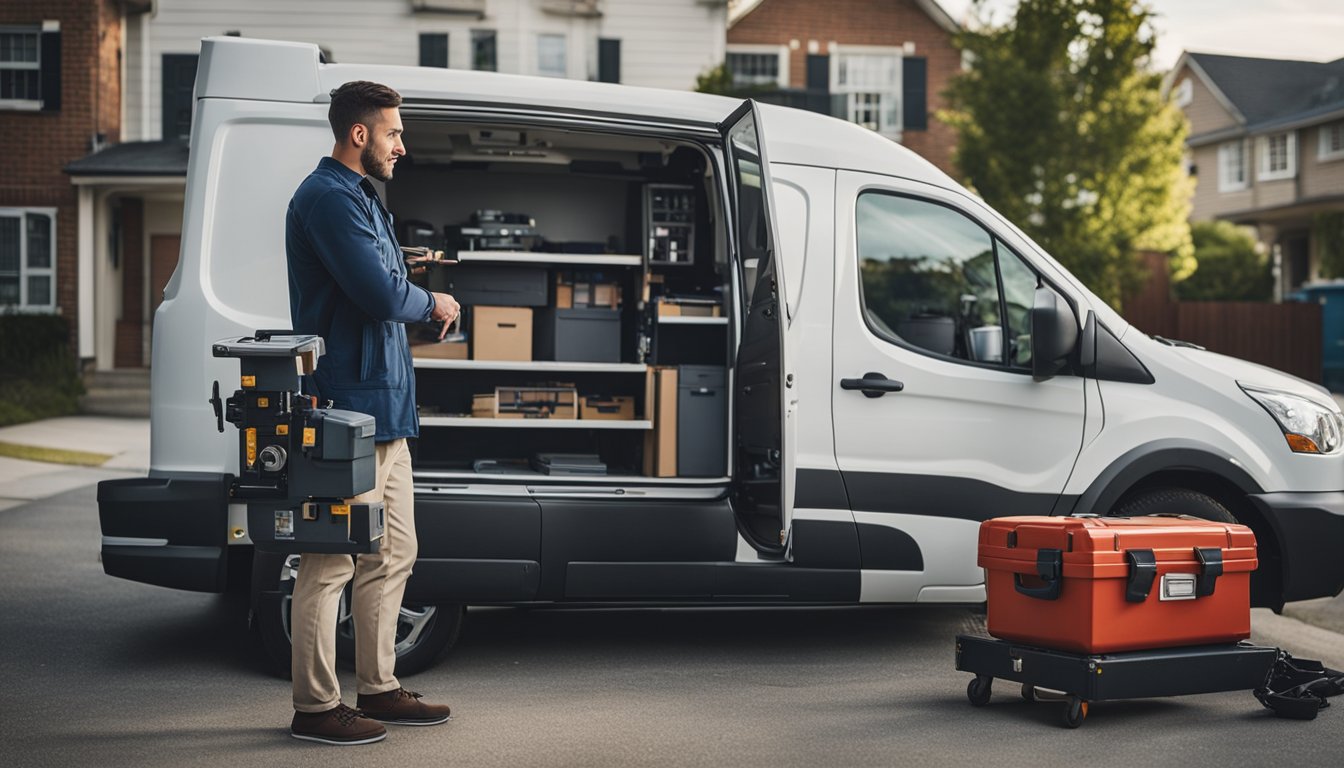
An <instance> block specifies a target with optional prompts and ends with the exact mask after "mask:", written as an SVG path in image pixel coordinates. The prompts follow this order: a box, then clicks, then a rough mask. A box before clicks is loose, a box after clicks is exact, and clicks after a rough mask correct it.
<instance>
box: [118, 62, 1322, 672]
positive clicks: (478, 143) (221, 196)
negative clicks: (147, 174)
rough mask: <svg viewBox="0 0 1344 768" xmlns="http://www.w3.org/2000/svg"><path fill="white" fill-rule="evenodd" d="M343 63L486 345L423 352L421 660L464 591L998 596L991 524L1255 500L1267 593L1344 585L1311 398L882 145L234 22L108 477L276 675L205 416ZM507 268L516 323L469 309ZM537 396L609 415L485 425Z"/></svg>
mask: <svg viewBox="0 0 1344 768" xmlns="http://www.w3.org/2000/svg"><path fill="white" fill-rule="evenodd" d="M351 80H375V81H379V82H382V83H386V84H387V85H390V86H391V87H393V88H395V89H397V90H398V91H399V92H400V93H401V94H402V95H403V97H404V98H405V103H404V105H403V107H402V117H403V121H404V123H405V128H406V133H405V142H406V146H407V148H408V151H409V153H410V154H409V156H408V157H407V158H406V159H404V160H403V161H401V162H399V163H398V164H397V170H396V176H395V178H394V179H393V180H392V181H390V182H389V183H387V184H386V185H385V187H384V188H383V189H382V190H381V192H382V195H383V198H384V200H385V201H386V203H387V207H388V209H389V210H390V211H391V212H392V213H393V214H394V215H395V216H396V217H397V218H398V220H399V222H401V223H402V224H403V226H404V227H405V229H404V231H405V232H406V238H404V240H414V241H424V242H425V243H426V244H434V243H438V244H440V245H443V244H446V245H448V247H450V248H451V249H456V250H457V252H458V255H459V257H460V261H461V263H460V264H459V265H457V266H454V267H447V268H443V269H439V270H437V271H435V272H433V273H432V274H431V275H430V276H429V279H430V280H431V281H432V282H433V283H434V285H435V286H436V287H438V288H441V289H446V290H450V291H456V292H458V293H461V294H463V296H462V298H463V299H464V301H463V303H464V304H465V305H468V306H469V308H470V309H472V310H478V311H476V312H475V313H474V314H475V315H476V319H475V321H474V324H475V327H473V328H472V329H471V341H470V343H468V344H466V345H463V346H461V347H459V348H457V349H453V350H449V349H447V348H446V347H445V348H438V347H435V348H432V349H430V348H427V349H423V350H420V349H417V351H416V358H415V376H416V384H417V389H418V399H419V403H418V405H419V408H420V415H421V418H420V421H421V436H420V438H419V440H417V441H416V442H415V447H414V451H415V453H414V456H415V479H416V487H417V496H416V519H417V527H418V530H419V542H420V557H419V560H418V562H417V564H416V566H415V573H414V576H413V577H412V580H411V583H410V586H409V588H408V591H407V597H406V606H405V608H404V610H403V619H404V621H403V627H402V632H401V633H400V635H399V637H398V640H399V644H398V652H399V654H400V657H399V664H400V665H401V666H400V667H399V670H400V671H402V672H406V671H411V670H414V669H418V668H423V667H424V666H426V665H427V664H429V663H431V662H432V661H433V659H434V658H435V657H436V656H437V655H438V654H439V653H440V652H442V651H443V650H445V649H446V648H447V647H448V646H449V645H451V643H452V642H453V640H454V639H455V638H456V636H457V633H458V631H459V628H460V625H461V622H462V619H463V615H464V606H466V605H484V604H498V605H547V606H561V605H584V606H593V605H655V604H656V605H761V604H779V605H796V604H812V605H815V604H858V603H979V602H982V601H983V600H984V599H985V589H984V574H983V572H982V571H981V569H980V568H978V567H977V566H976V532H977V527H978V525H979V523H980V521H982V520H985V519H987V518H991V517H997V516H1002V515H1020V514H1054V515H1061V514H1069V513H1095V514H1100V515H1114V514H1146V513H1176V514H1191V515H1196V516H1201V517H1207V518H1215V519H1235V520H1237V521H1240V522H1242V523H1245V524H1247V525H1249V526H1251V527H1252V528H1253V529H1254V530H1255V533H1256V536H1257V537H1258V540H1259V542H1260V557H1261V565H1260V569H1259V571H1258V572H1257V574H1256V576H1255V581H1254V589H1253V592H1254V600H1255V602H1256V603H1257V604H1260V605H1268V606H1271V607H1273V608H1275V609H1278V608H1280V607H1282V605H1283V603H1284V602H1285V601H1290V600H1299V599H1304V598H1313V597H1320V596H1329V595H1336V594H1338V593H1339V592H1340V591H1341V589H1342V588H1344V556H1342V555H1344V452H1342V451H1341V448H1342V446H1341V432H1342V431H1344V417H1341V413H1340V410H1339V408H1338V406H1337V405H1336V404H1335V403H1334V401H1333V400H1332V399H1331V397H1330V395H1329V393H1328V392H1326V391H1325V390H1323V389H1322V388H1320V387H1318V386H1316V385H1313V384H1309V383H1307V382H1304V381H1302V380H1299V379H1296V378H1293V377H1290V376H1287V375H1285V374H1282V373H1279V372H1276V371H1273V370H1269V369H1266V368H1262V367H1259V366H1255V365H1251V364H1249V363H1245V362H1242V361H1239V360H1234V359H1230V358H1227V357H1222V356H1219V355H1216V354H1212V353H1209V352H1206V351H1204V350H1202V349H1199V348H1197V347H1193V346H1190V345H1186V344H1181V343H1179V342H1171V341H1167V340H1163V339H1154V338H1150V337H1148V336H1145V335H1144V334H1142V333H1141V332H1139V331H1137V330H1135V329H1133V328H1131V327H1130V326H1129V325H1128V324H1127V323H1126V322H1125V320H1124V319H1123V318H1122V317H1121V316H1120V315H1118V314H1117V313H1115V312H1114V311H1113V310H1111V309H1110V308H1109V307H1108V306H1107V305H1106V304H1105V303H1104V302H1102V301H1101V300H1099V299H1098V298H1097V297H1096V296H1094V295H1093V294H1092V293H1091V292H1089V291H1088V290H1087V288H1086V287H1085V286H1083V285H1082V284H1081V283H1080V282H1078V280H1077V279H1075V278H1074V277H1073V276H1072V275H1070V274H1069V273H1068V272H1067V271H1066V270H1065V269H1064V268H1063V267H1061V266H1060V265H1059V264H1058V262H1056V261H1055V260H1054V259H1052V258H1051V257H1050V256H1049V255H1048V254H1046V253H1044V252H1042V251H1041V249H1040V248H1039V247H1038V246H1036V245H1035V244H1034V243H1033V242H1031V241H1030V240H1029V239H1028V238H1027V237H1025V236H1024V235H1023V234H1022V233H1021V232H1020V231H1019V230H1018V229H1017V228H1016V227H1014V226H1013V225H1012V224H1011V223H1010V222H1008V221H1005V220H1004V219H1003V218H1002V217H1001V216H999V215H998V214H997V213H995V212H994V211H993V210H991V209H990V208H988V207H987V206H986V205H985V204H984V203H983V202H981V201H980V200H979V199H977V198H975V197H974V196H972V195H970V194H968V193H967V192H966V191H965V190H964V189H962V188H961V187H960V186H959V185H958V184H957V183H956V182H954V181H953V180H952V179H950V178H948V177H947V176H946V175H944V174H943V173H941V172H940V171H938V170H937V169H936V168H934V167H933V166H932V165H930V164H929V163H928V162H926V161H924V160H922V159H920V158H919V157H917V156H916V155H914V154H913V153H911V152H910V151H908V150H906V149H905V148H903V147H901V146H900V145H898V144H896V143H894V142H891V141H889V140H888V139H885V138H883V137H881V136H879V135H877V134H875V133H872V132H870V131H868V130H865V129H863V128H860V127H858V126H855V125H852V124H849V123H845V122H842V121H839V120H835V119H831V118H828V117H823V116H820V115H816V114H812V113H808V112H802V111H795V110H790V109H783V108H778V107H772V106H762V105H757V104H755V103H753V102H750V101H748V102H746V103H743V102H739V101H734V100H730V99H726V98H721V97H715V96H708V95H701V94H694V93H682V92H672V91H659V90H649V89H639V88H630V87H623V86H615V85H607V84H598V83H585V82H574V81H568V80H553V79H542V78H530V77H515V76H508V75H498V74H489V73H478V72H465V71H456V70H441V69H430V68H414V67H387V66H358V65H345V64H324V63H322V62H321V61H320V59H319V55H318V49H317V48H316V47H315V46H312V45H303V44H290V43H279V42H267V41H259V40H244V39H237V38H227V37H226V38H212V39H207V40H205V41H204V43H203V45H202V49H201V58H200V68H199V73H198V76H197V82H196V93H195V98H196V102H195V104H196V106H195V116H194V121H193V125H192V137H191V147H192V149H191V161H190V166H189V170H188V175H187V193H186V214H185V221H184V226H183V239H182V242H183V247H182V255H181V260H180V262H179V264H178V266H177V270H176V272H175V273H174V274H173V277H172V279H171V280H170V281H169V283H168V286H167V289H166V291H165V296H164V302H163V304H162V306H161V307H160V308H159V310H158V314H157V316H156V318H155V322H154V340H153V354H154V360H153V363H154V364H153V374H152V375H153V379H152V393H153V403H152V408H153V420H152V424H153V426H152V446H151V462H152V470H151V472H150V476H149V477H148V478H144V479H134V480H129V481H119V482H108V483H104V484H103V485H102V486H101V487H100V489H99V496H98V499H99V506H100V514H101V520H102V530H103V534H104V540H103V547H102V560H103V564H104V567H105V569H106V572H107V573H108V574H111V575H114V576H120V577H123V578H129V579H133V580H137V581H142V582H147V583H150V584H158V585H163V586H167V587H174V588H179V589H190V590H200V591H216V592H217V591H223V590H224V589H225V588H226V587H233V586H243V587H246V586H247V585H248V584H250V589H251V590H252V591H253V595H254V603H253V605H254V614H253V620H254V622H255V624H256V626H257V627H258V628H259V629H260V630H261V632H262V636H263V638H265V639H266V640H267V644H268V648H269V649H270V650H271V651H272V652H273V654H274V655H275V657H276V658H277V659H278V660H280V662H281V666H282V668H284V669H287V668H288V665H287V662H284V661H283V659H284V657H285V656H286V655H287V653H288V640H287V638H288V632H287V623H286V622H287V615H288V613H287V599H288V597H287V594H288V592H287V591H288V589H289V588H290V587H291V586H292V584H293V581H292V579H293V575H294V573H295V569H296V568H297V567H300V566H301V560H300V558H298V557H294V556H291V557H283V556H271V555H264V554H261V553H258V554H257V555H256V556H255V557H253V556H252V547H251V546H250V539H249V536H248V531H247V527H246V526H247V516H246V514H245V510H244V507H243V505H241V504H237V503H231V502H230V499H229V497H228V487H229V483H230V480H231V478H232V476H233V474H234V473H236V472H237V469H238V467H237V461H238V455H237V440H236V435H235V434H233V433H232V430H230V432H229V433H228V434H220V433H219V432H217V431H216V422H215V416H214V414H213V412H212V410H211V408H210V406H209V405H208V404H207V398H208V397H209V393H210V391H211V384H212V382H215V381H219V382H222V383H223V384H224V385H225V390H226V391H227V390H228V389H230V388H231V387H229V386H227V385H229V384H231V383H232V382H234V381H236V380H237V379H236V377H237V375H238V370H237V363H236V361H233V360H228V359H218V358H214V357H212V356H211V352H210V344H211V342H212V341H214V340H217V339H221V338H225V337H229V336H246V335H250V334H251V333H252V332H253V331H254V330H256V329H263V328H285V327H288V313H289V308H288V293H287V284H286V267H285V255H284V236H283V233H284V216H285V209H286V205H287V203H288V201H289V198H290V196H291V195H292V193H293V191H294V189H295V188H296V187H297V186H298V184H299V182H300V181H301V180H302V179H303V178H304V177H305V176H306V175H307V174H308V173H309V172H310V171H311V170H312V169H313V168H314V167H315V165H316V163H317V161H318V159H319V158H321V157H322V156H323V155H325V154H327V153H328V152H329V151H330V147H331V144H332V137H331V133H330V129H329V127H328V124H327V102H328V93H329V92H330V91H331V90H332V89H333V88H335V87H337V86H339V85H341V84H342V83H345V82H347V81H351ZM493 212H502V214H501V213H493ZM407 222H412V223H411V224H409V225H408V224H407ZM510 223H512V224H513V225H514V229H515V231H514V232H512V233H510V232H508V231H507V230H508V227H507V226H503V225H506V224H510ZM487 225H490V226H487ZM403 244H405V243H403ZM538 286H540V288H539V287H538ZM490 291H497V292H498V295H499V297H500V298H499V299H498V300H497V301H496V302H495V303H496V304H505V305H514V306H513V308H512V310H507V311H511V312H512V314H511V315H509V316H510V317H513V318H514V319H515V320H516V321H517V322H513V321H511V322H510V323H501V324H499V325H498V327H495V326H492V325H491V322H493V321H487V320H486V318H489V317H492V315H491V313H490V310H488V309H483V308H484V307H485V306H486V305H487V304H489V303H490V302H489V301H488V297H489V295H490ZM538 291H540V294H538ZM468 294H469V295H468ZM613 294H615V295H616V296H618V297H619V298H618V299H617V300H615V301H613V299H612V296H613ZM613 304H617V305H618V308H613V307H612V305H613ZM477 305H479V306H477ZM565 305H568V306H565ZM594 305H597V306H594ZM496 309H497V308H496ZM518 310H523V311H522V312H519V311H518ZM585 313H586V314H585ZM613 318H614V319H613ZM529 320H530V321H531V322H532V324H533V328H532V329H531V332H530V334H529V333H528V332H527V331H526V330H525V329H524V330H519V329H520V327H522V328H525V326H526V322H527V321H529ZM585 320H593V324H591V325H584V324H583V322H582V321H585ZM520 323H521V325H520ZM1033 328H1035V329H1036V332H1035V334H1033V333H1032V329H1033ZM566 329H567V330H566ZM576 329H584V330H576ZM493 332H500V333H504V334H505V335H506V336H508V334H512V336H508V338H507V339H506V340H505V342H499V341H498V340H495V341H490V340H489V338H490V337H489V334H490V333H493ZM574 339H579V340H581V341H582V343H580V344H577V345H573V344H569V342H570V341H572V340H574ZM612 339H615V341H614V342H613V341H611V340H612ZM499 344H505V345H506V346H507V347H508V349H507V354H505V353H504V351H503V350H504V347H501V346H498V345H499ZM492 345H493V346H492ZM529 345H530V350H528V351H526V352H520V351H519V350H520V349H527V348H528V346H529ZM562 347H563V349H562ZM576 350H577V351H576ZM507 357H512V358H515V359H501V358H507ZM464 358H465V359H464ZM319 365H320V362H319ZM678 376H680V378H678ZM678 382H679V383H678ZM519 387H521V388H523V389H527V388H539V387H540V388H550V389H559V390H567V391H569V392H571V393H577V395H578V399H579V401H580V403H579V404H578V405H579V411H583V409H586V408H587V407H588V403H589V401H592V402H598V403H607V404H608V405H611V406H612V408H613V413H607V414H598V413H589V412H587V411H583V412H582V413H581V412H579V411H576V410H574V409H572V408H571V409H568V410H567V409H564V408H563V407H562V408H561V409H560V410H552V411H550V412H549V413H547V414H545V415H549V416H550V418H520V419H510V418H491V417H492V416H495V415H496V413H498V411H499V409H501V408H503V406H504V401H505V399H507V398H510V397H514V396H515V395H517V393H518V390H517V389H510V388H519ZM506 391H507V392H506ZM508 392H512V393H513V394H512V395H509V394H507V393H508ZM569 397H571V398H572V395H569ZM570 405H571V406H572V405H574V403H573V401H572V399H571V401H570ZM474 406H475V408H474ZM481 407H483V408H484V410H481ZM491 409H494V410H495V413H492V412H490V411H491ZM500 415H502V414H500ZM534 415H536V414H534ZM585 415H587V416H594V415H597V416H602V415H605V416H607V418H586V417H585ZM542 454H558V456H554V457H552V458H555V459H556V461H557V462H560V463H561V464H563V462H564V460H565V458H566V457H570V456H572V455H578V456H581V457H586V458H585V460H586V461H590V462H595V463H596V464H597V465H598V466H599V467H600V469H599V470H598V471H597V472H593V471H592V470H591V467H588V466H586V465H584V466H582V467H581V469H582V470H583V471H575V472H570V473H565V472H564V471H563V467H562V468H561V471H559V472H556V471H554V470H555V468H554V467H549V466H544V465H539V464H536V463H535V460H536V459H538V458H540V455H542ZM678 461H679V463H678ZM249 564H250V566H249ZM350 643H351V639H350V637H349V636H348V635H346V636H345V637H344V638H343V639H342V648H345V649H347V650H348V646H349V645H350Z"/></svg>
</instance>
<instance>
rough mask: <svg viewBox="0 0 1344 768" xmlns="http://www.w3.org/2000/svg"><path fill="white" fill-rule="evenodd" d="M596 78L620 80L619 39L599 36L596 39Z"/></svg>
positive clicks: (611, 80)
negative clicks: (599, 37)
mask: <svg viewBox="0 0 1344 768" xmlns="http://www.w3.org/2000/svg"><path fill="white" fill-rule="evenodd" d="M597 80H598V82H601V83H619V82H621V41H620V40H614V39H610V38H601V39H599V40H598V41H597Z"/></svg>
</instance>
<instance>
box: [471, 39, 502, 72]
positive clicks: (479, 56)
mask: <svg viewBox="0 0 1344 768" xmlns="http://www.w3.org/2000/svg"><path fill="white" fill-rule="evenodd" d="M471 68H472V69H475V70H478V71H481V72H494V71H496V70H497V69H498V65H497V64H496V61H495V30H493V29H473V30H471Z"/></svg>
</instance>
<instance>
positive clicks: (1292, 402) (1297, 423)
mask: <svg viewBox="0 0 1344 768" xmlns="http://www.w3.org/2000/svg"><path fill="white" fill-rule="evenodd" d="M1239 385H1240V386H1241V390H1242V391H1243V392H1245V393H1246V394H1248V395H1250V396H1251V399H1252V400H1255V402H1257V403H1259V404H1260V405H1261V406H1262V407H1263V408H1264V409H1265V410H1266V411H1269V415H1270V416H1273V417H1274V420H1275V421H1277V422H1278V423H1279V429H1282V430H1283V436H1284V438H1285V439H1287V441H1288V447H1289V448H1291V449H1293V452H1294V453H1318V454H1329V453H1337V452H1338V451H1339V449H1340V445H1341V443H1344V416H1341V414H1340V412H1339V410H1338V409H1335V408H1330V407H1328V406H1325V405H1322V404H1320V403H1318V402H1316V401H1315V400H1308V399H1307V398H1305V397H1302V396H1301V395H1294V394H1290V393H1288V392H1280V391H1278V390H1275V389H1260V388H1259V387H1248V386H1246V385H1245V384H1240V383H1239Z"/></svg>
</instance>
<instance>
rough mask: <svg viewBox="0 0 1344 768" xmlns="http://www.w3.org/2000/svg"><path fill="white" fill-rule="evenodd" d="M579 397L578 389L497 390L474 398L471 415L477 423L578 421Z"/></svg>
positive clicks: (472, 399) (523, 388)
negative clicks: (507, 420)
mask: <svg viewBox="0 0 1344 768" xmlns="http://www.w3.org/2000/svg"><path fill="white" fill-rule="evenodd" d="M578 400H579V393H578V390H576V389H575V388H574V387H571V386H561V387H534V386H525V387H495V391H494V392H493V393H490V394H483V395H472V398H471V415H472V417H473V418H477V419H577V418H578V417H579V414H578Z"/></svg>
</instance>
